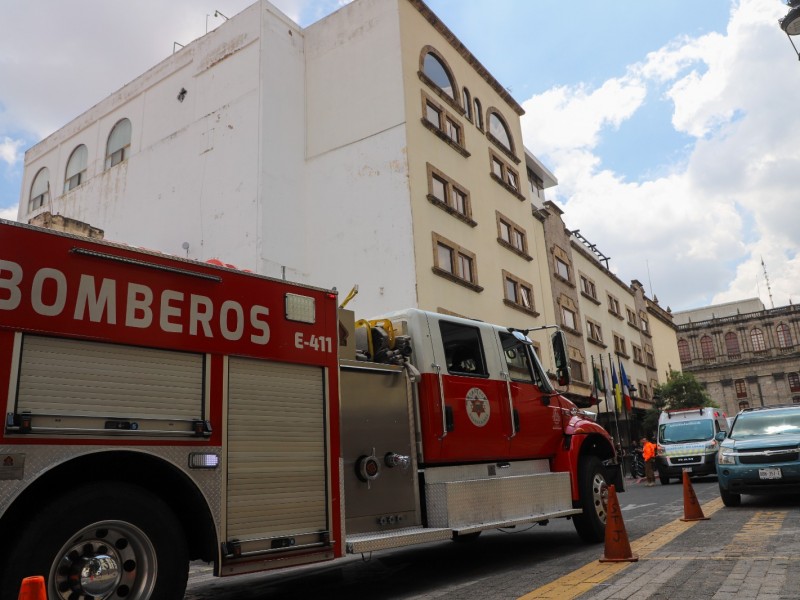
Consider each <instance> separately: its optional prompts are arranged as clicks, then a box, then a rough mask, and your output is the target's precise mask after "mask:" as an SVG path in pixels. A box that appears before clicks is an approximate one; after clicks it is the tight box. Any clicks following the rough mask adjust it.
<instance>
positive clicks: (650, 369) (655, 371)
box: [647, 365, 658, 373]
mask: <svg viewBox="0 0 800 600" xmlns="http://www.w3.org/2000/svg"><path fill="white" fill-rule="evenodd" d="M647 370H648V371H652V372H653V373H657V372H658V369H656V368H655V366H650V365H647Z"/></svg>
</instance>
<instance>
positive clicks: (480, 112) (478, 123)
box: [475, 98, 483, 131]
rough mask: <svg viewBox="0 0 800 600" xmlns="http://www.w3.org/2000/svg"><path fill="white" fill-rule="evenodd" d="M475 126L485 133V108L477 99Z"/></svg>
mask: <svg viewBox="0 0 800 600" xmlns="http://www.w3.org/2000/svg"><path fill="white" fill-rule="evenodd" d="M475 126H476V127H477V128H478V129H480V130H481V131H483V107H482V106H481V101H480V100H478V99H477V98H475Z"/></svg>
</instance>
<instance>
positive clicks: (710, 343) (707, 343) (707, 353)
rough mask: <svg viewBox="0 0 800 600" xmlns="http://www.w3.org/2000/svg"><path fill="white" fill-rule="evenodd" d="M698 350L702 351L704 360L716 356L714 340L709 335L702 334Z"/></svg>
mask: <svg viewBox="0 0 800 600" xmlns="http://www.w3.org/2000/svg"><path fill="white" fill-rule="evenodd" d="M700 351H701V352H702V353H703V359H704V360H713V359H714V358H715V357H716V354H715V353H714V340H712V339H711V336H710V335H704V336H703V337H701V338H700Z"/></svg>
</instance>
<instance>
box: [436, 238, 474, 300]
mask: <svg viewBox="0 0 800 600" xmlns="http://www.w3.org/2000/svg"><path fill="white" fill-rule="evenodd" d="M433 243H434V254H433V258H434V265H433V272H434V273H436V274H437V275H442V276H443V277H446V278H448V279H450V280H451V281H454V282H455V283H460V284H462V285H464V286H466V287H469V288H470V289H472V290H474V291H481V290H482V289H483V288H481V287H480V286H478V273H477V270H476V265H475V254H473V253H472V252H470V251H469V250H467V249H466V248H462V247H461V246H459V245H458V244H455V243H453V242H451V241H450V240H447V239H445V238H443V237H442V236H440V235H438V234H436V233H434V234H433Z"/></svg>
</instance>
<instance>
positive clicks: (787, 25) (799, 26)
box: [778, 0, 800, 60]
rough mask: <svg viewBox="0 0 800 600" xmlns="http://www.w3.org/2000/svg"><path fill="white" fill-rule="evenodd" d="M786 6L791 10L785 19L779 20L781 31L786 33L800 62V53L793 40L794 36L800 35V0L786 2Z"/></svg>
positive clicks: (787, 0)
mask: <svg viewBox="0 0 800 600" xmlns="http://www.w3.org/2000/svg"><path fill="white" fill-rule="evenodd" d="M786 4H787V5H788V6H789V7H790V8H791V10H790V11H789V12H788V13H786V16H785V17H783V18H782V19H778V23H780V26H781V29H783V31H785V32H786V37H788V38H789V42H791V44H792V48H794V53H795V54H797V59H798V60H800V51H798V50H797V46H795V44H794V40H793V39H792V36H794V35H800V0H786Z"/></svg>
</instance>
